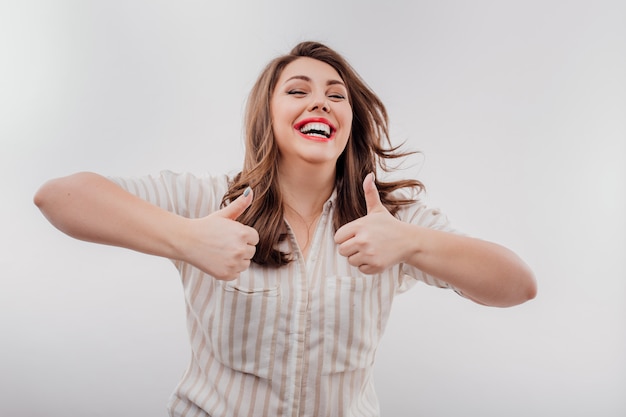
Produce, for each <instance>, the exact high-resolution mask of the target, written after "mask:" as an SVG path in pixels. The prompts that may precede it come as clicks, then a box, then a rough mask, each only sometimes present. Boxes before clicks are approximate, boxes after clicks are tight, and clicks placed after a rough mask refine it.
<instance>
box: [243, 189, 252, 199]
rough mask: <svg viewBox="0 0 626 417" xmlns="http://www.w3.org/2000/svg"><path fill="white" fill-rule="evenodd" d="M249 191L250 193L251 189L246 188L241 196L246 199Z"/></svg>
mask: <svg viewBox="0 0 626 417" xmlns="http://www.w3.org/2000/svg"><path fill="white" fill-rule="evenodd" d="M250 191H252V188H250V187H248V188H246V189H245V191H244V192H243V196H244V197H247V196H248V194H250Z"/></svg>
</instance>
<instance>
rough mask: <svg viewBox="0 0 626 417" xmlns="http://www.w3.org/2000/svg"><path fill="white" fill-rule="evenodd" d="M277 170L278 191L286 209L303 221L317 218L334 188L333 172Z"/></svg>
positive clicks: (320, 170)
mask: <svg viewBox="0 0 626 417" xmlns="http://www.w3.org/2000/svg"><path fill="white" fill-rule="evenodd" d="M301 168H305V167H299V168H298V169H291V170H289V169H281V170H279V174H278V175H279V183H280V190H281V193H282V197H283V202H284V203H285V205H286V207H287V208H289V209H291V210H293V211H295V212H296V213H298V215H300V216H301V217H303V218H305V219H309V218H314V217H316V216H318V215H319V214H320V213H321V211H322V208H323V207H324V203H325V202H326V200H328V198H329V197H330V195H331V194H332V192H333V189H334V187H335V172H334V170H332V171H331V170H322V169H301Z"/></svg>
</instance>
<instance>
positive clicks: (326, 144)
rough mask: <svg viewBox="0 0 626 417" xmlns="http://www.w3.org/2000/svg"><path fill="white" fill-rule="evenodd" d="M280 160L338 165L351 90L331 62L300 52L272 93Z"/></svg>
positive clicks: (346, 129) (349, 121) (349, 113)
mask: <svg viewBox="0 0 626 417" xmlns="http://www.w3.org/2000/svg"><path fill="white" fill-rule="evenodd" d="M270 106H271V115H272V126H273V131H274V137H275V140H276V144H277V146H278V150H279V152H280V158H281V160H280V163H281V164H289V165H291V164H292V163H305V164H312V165H317V166H319V167H320V168H324V167H328V168H330V169H334V167H335V163H336V161H337V158H339V155H341V153H342V152H343V150H344V149H345V147H346V144H347V143H348V138H349V137H350V129H351V126H352V106H351V105H350V102H349V100H348V90H347V88H346V86H345V84H344V82H343V80H342V79H341V77H340V76H339V74H338V73H337V71H336V70H335V69H334V68H333V67H331V66H330V65H328V64H326V63H324V62H322V61H318V60H316V59H312V58H305V57H302V58H298V59H297V60H295V61H293V62H291V63H290V64H289V65H287V66H286V67H285V69H284V70H283V72H282V74H281V75H280V78H279V79H278V82H277V83H276V88H275V89H274V92H273V94H272V98H271V103H270Z"/></svg>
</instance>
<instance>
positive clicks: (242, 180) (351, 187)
mask: <svg viewBox="0 0 626 417" xmlns="http://www.w3.org/2000/svg"><path fill="white" fill-rule="evenodd" d="M300 57H309V58H313V59H317V60H319V61H322V62H325V63H326V64H328V65H330V66H331V67H333V68H334V69H335V70H336V71H337V72H338V73H339V76H340V77H341V79H342V80H343V82H344V83H345V84H346V87H347V90H348V99H349V101H350V104H351V106H352V112H353V117H352V131H351V134H350V138H349V139H348V143H347V145H346V149H345V150H344V152H343V153H342V154H341V155H340V156H339V158H338V160H337V164H336V176H335V188H336V190H337V201H336V210H335V214H334V219H333V225H334V227H335V230H337V229H339V228H340V227H341V226H343V225H344V224H346V223H349V222H351V221H353V220H356V219H358V218H360V217H363V216H365V215H366V214H367V207H366V205H365V193H364V192H363V179H364V178H365V176H366V175H367V174H368V173H370V172H376V168H377V167H380V168H381V169H382V170H383V171H386V172H388V171H390V170H391V169H390V168H388V165H387V161H388V160H390V159H395V158H401V157H404V156H407V155H410V154H412V153H414V152H400V151H399V146H396V147H394V146H392V145H391V141H390V140H389V129H388V117H387V110H386V109H385V106H384V105H383V103H382V101H381V100H380V99H379V98H378V97H377V96H376V94H374V92H373V91H372V90H371V89H370V88H369V87H368V86H367V85H366V84H365V82H364V81H363V80H362V79H361V77H360V76H359V75H358V74H357V72H356V71H355V70H354V69H353V68H352V67H351V66H350V64H348V62H347V61H346V60H345V59H344V58H343V57H342V56H341V55H339V54H338V53H337V52H335V51H333V50H332V49H330V48H328V47H327V46H325V45H322V44H320V43H317V42H302V43H300V44H298V45H296V46H295V47H294V48H293V49H292V50H291V52H290V53H289V54H287V55H284V56H280V57H278V58H275V59H274V60H272V61H271V62H270V63H269V64H268V65H267V66H266V67H265V69H264V70H263V71H262V72H261V75H260V76H259V78H258V79H257V81H256V83H255V84H254V86H253V87H252V90H251V92H250V95H249V97H248V101H247V105H246V112H245V129H246V130H245V135H246V148H245V149H246V150H245V158H244V165H243V169H242V171H241V172H240V173H239V174H237V175H236V176H235V177H234V178H233V179H232V181H231V183H230V184H229V189H228V192H227V193H226V194H225V195H224V198H223V199H222V205H226V204H227V203H228V202H229V201H233V200H234V199H235V198H237V197H238V196H239V195H240V194H241V193H243V191H244V190H245V188H246V187H248V186H250V187H252V189H253V190H254V199H253V201H252V204H251V205H250V207H248V209H247V210H246V211H245V212H244V213H243V214H242V215H241V216H240V217H239V218H238V219H237V220H239V221H240V222H241V223H243V224H246V225H248V226H251V227H253V228H255V229H256V230H257V232H258V233H259V238H260V241H259V243H258V245H257V250H256V253H255V255H254V258H252V260H253V261H254V262H256V263H258V264H261V265H268V266H282V265H285V264H287V263H289V262H290V261H291V259H292V257H291V254H289V253H285V252H281V251H280V250H278V249H277V245H278V243H279V242H280V241H282V240H284V239H285V236H286V234H285V232H286V226H285V222H284V219H283V215H284V206H283V198H282V195H281V192H280V187H279V184H278V180H279V178H278V163H277V162H278V147H277V146H276V142H275V140H274V133H273V131H272V117H271V114H270V112H271V109H270V99H271V96H272V93H273V92H274V89H275V87H276V83H277V81H278V78H279V77H280V75H281V73H282V71H283V70H284V69H285V67H286V66H287V65H289V64H290V63H291V62H293V61H295V60H296V59H298V58H300ZM376 187H377V188H378V192H379V194H380V200H381V202H382V203H383V204H384V205H385V207H387V209H388V210H389V211H390V212H391V213H392V214H395V213H396V212H397V211H398V209H399V208H400V206H402V205H406V204H410V203H412V202H414V200H412V199H404V198H400V197H398V196H397V195H392V192H393V191H395V190H397V189H399V188H405V187H410V188H414V189H417V191H418V192H419V191H421V190H422V189H423V188H424V186H423V184H422V183H421V182H420V181H417V180H414V179H407V180H400V181H390V182H383V181H379V180H378V179H377V180H376Z"/></svg>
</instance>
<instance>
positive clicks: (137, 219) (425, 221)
mask: <svg viewBox="0 0 626 417" xmlns="http://www.w3.org/2000/svg"><path fill="white" fill-rule="evenodd" d="M245 122H246V154H245V161H244V164H243V169H242V170H241V172H240V173H239V174H238V175H236V176H235V177H234V178H227V177H226V176H224V177H209V176H206V177H198V176H194V175H191V174H177V173H172V172H168V171H164V172H162V173H161V174H160V175H158V176H154V177H142V178H133V179H122V178H104V177H101V176H98V175H96V174H92V173H79V174H74V175H71V176H69V177H65V178H60V179H56V180H52V181H50V182H48V183H46V184H45V185H44V186H42V188H41V189H40V190H39V191H38V192H37V194H36V196H35V203H36V204H37V206H39V208H40V209H41V210H42V212H43V213H44V215H45V216H46V217H47V218H48V219H49V220H50V221H51V222H52V224H54V225H55V226H56V227H58V228H59V229H60V230H61V231H63V232H65V233H67V234H69V235H70V236H73V237H76V238H78V239H83V240H87V241H93V242H98V243H103V244H110V245H116V246H122V247H126V248H130V249H134V250H137V251H140V252H145V253H149V254H154V255H158V256H163V257H166V258H170V259H172V260H173V262H174V263H175V265H176V266H177V268H178V270H179V271H180V275H181V278H182V284H183V288H184V296H185V302H186V305H187V320H188V329H189V337H190V343H191V347H192V356H191V363H190V364H189V367H188V369H187V371H186V373H185V374H184V376H183V378H182V380H181V381H180V383H179V385H178V387H177V388H176V390H175V392H174V394H173V395H172V398H171V401H170V403H169V411H170V415H172V416H186V417H189V416H350V415H354V416H378V415H379V405H378V400H377V397H376V394H375V391H374V386H373V381H372V365H373V362H374V356H375V352H376V347H377V345H378V342H379V340H380V337H381V335H382V333H383V330H384V328H385V325H386V322H387V318H388V315H389V312H390V308H391V303H392V301H393V298H394V296H395V295H396V294H398V293H400V292H402V291H405V290H406V289H408V288H409V287H411V286H412V285H413V284H414V283H415V282H416V281H418V280H421V281H424V282H426V283H428V284H432V285H436V286H439V287H446V288H452V289H454V290H455V291H457V292H458V293H460V294H462V295H463V296H465V297H467V298H469V299H471V300H474V301H475V302H477V303H481V304H485V305H492V306H511V305H515V304H519V303H522V302H524V301H526V300H529V299H532V298H533V297H534V296H535V292H536V286H535V280H534V277H533V274H532V272H531V271H530V270H529V268H528V267H527V266H526V265H525V264H524V262H523V261H521V260H520V259H519V258H518V257H517V256H516V255H515V254H514V253H512V252H511V251H509V250H507V249H505V248H503V247H502V246H499V245H496V244H493V243H489V242H485V241H482V240H478V239H474V238H470V237H466V236H461V235H459V234H457V233H454V230H453V229H452V228H451V226H450V225H449V223H448V221H447V219H446V217H445V216H444V215H443V214H442V213H441V212H439V211H437V210H433V209H429V208H428V207H426V206H425V205H424V204H423V203H422V202H421V201H420V200H419V199H418V197H419V192H420V191H421V189H422V184H421V183H420V182H418V181H416V180H404V181H383V180H381V179H379V178H378V177H377V176H376V175H375V173H378V174H383V173H384V172H385V171H386V164H385V162H386V161H387V160H389V159H390V158H397V157H402V156H405V154H403V153H400V152H399V151H398V149H397V148H392V147H391V145H390V142H389V139H388V136H387V134H388V130H387V114H386V111H385V107H384V106H383V104H382V103H381V101H380V100H379V99H378V97H376V95H375V94H374V93H373V92H372V91H371V90H370V89H369V88H368V87H367V86H366V85H365V83H364V82H363V81H362V80H361V79H360V78H359V76H358V75H357V73H356V72H355V71H354V70H353V69H352V68H351V67H350V65H349V64H348V63H347V62H346V61H345V60H344V59H343V58H342V57H341V56H340V55H338V54H337V53H336V52H335V51H333V50H331V49H329V48H328V47H326V46H324V45H321V44H319V43H314V42H304V43H301V44H299V45H297V46H296V47H295V48H294V49H293V50H292V51H291V52H290V53H289V54H287V55H285V56H282V57H279V58H276V59H275V60H273V61H272V62H270V64H269V65H268V66H267V67H266V68H265V70H264V71H263V72H262V73H261V75H260V77H259V79H258V80H257V82H256V84H255V86H254V87H253V89H252V92H251V94H250V97H249V100H248V106H247V110H246V120H245Z"/></svg>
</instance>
